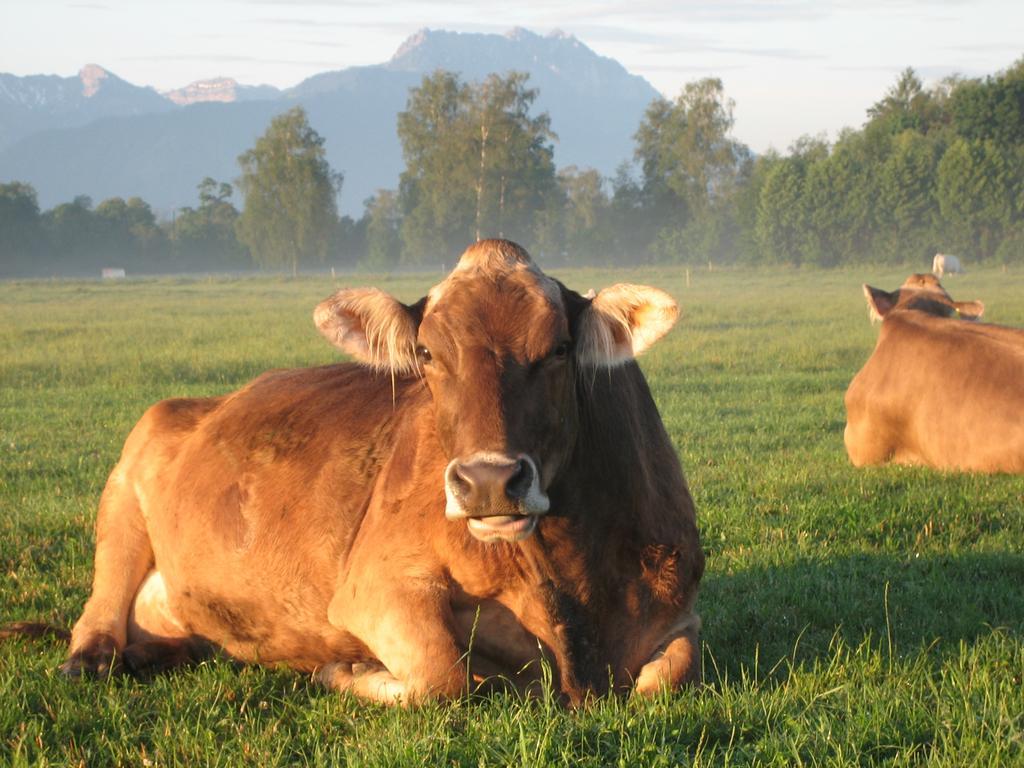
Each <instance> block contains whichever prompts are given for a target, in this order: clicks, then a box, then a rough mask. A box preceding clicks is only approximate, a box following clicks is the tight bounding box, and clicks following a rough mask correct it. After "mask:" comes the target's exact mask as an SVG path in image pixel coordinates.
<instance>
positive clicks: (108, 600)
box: [62, 240, 704, 703]
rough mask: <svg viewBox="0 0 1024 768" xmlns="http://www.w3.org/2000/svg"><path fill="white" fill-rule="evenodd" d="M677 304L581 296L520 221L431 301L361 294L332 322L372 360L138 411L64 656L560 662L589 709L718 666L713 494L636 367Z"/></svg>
mask: <svg viewBox="0 0 1024 768" xmlns="http://www.w3.org/2000/svg"><path fill="white" fill-rule="evenodd" d="M676 314H677V310H676V305H675V303H674V302H673V301H672V299H671V298H670V297H669V296H668V295H666V294H665V293H663V292H661V291H659V290H656V289H654V288H647V287H642V286H635V285H616V286H613V287H611V288H607V289H605V290H603V291H601V292H600V293H598V294H597V295H596V297H594V298H593V299H592V300H591V299H588V298H584V297H582V296H580V295H579V294H577V293H575V292H573V291H571V290H569V289H567V288H565V287H564V286H563V285H562V284H561V283H559V282H558V281H556V280H553V279H552V278H550V277H547V276H546V275H544V274H543V273H542V272H541V271H540V270H539V269H538V268H537V267H536V266H535V265H534V264H533V263H532V262H531V260H530V258H529V256H528V255H527V254H526V252H525V251H523V250H522V249H521V248H519V247H518V246H516V245H515V244H513V243H510V242H507V241H500V240H492V241H484V242H480V243H477V244H475V245H473V246H471V247H470V248H469V249H468V250H467V251H466V253H465V254H464V255H463V257H462V260H461V261H460V262H459V264H458V266H457V267H456V269H455V270H454V271H453V272H452V273H451V275H450V276H449V277H448V278H447V279H446V280H444V281H443V282H442V283H441V284H439V285H438V286H436V287H434V288H433V289H432V290H431V291H430V293H429V294H428V295H427V296H426V297H424V298H423V299H421V300H420V301H419V302H417V303H415V304H413V305H411V306H406V305H404V304H401V303H399V302H398V301H397V300H395V299H394V298H392V297H391V296H389V295H387V294H385V293H382V292H381V291H378V290H375V289H355V290H342V291H339V292H338V293H337V294H335V295H334V296H332V297H330V298H329V299H327V300H325V301H324V302H323V303H321V304H320V305H319V306H318V307H317V308H316V312H315V321H316V324H317V326H318V327H319V329H320V331H321V332H322V333H323V334H324V335H325V336H326V337H327V338H328V339H329V340H330V341H331V342H332V343H334V344H335V345H337V346H338V347H340V348H341V349H343V350H345V351H346V352H348V353H350V354H352V355H354V356H355V357H356V358H357V359H358V360H360V361H361V363H359V364H351V363H349V364H339V365H331V366H326V367H321V368H311V369H303V370H287V371H275V372H271V373H267V374H265V375H263V376H261V377H259V378H258V379H256V380H255V381H253V382H252V383H251V384H249V385H247V386H246V387H244V388H243V389H241V390H239V391H238V392H235V393H232V394H230V395H226V396H224V397H215V398H206V399H179V400H166V401H164V402H161V403H159V404H157V405H155V406H153V407H152V408H150V409H149V411H147V412H146V414H145V415H144V416H143V417H142V419H141V420H140V421H139V423H138V425H137V426H136V427H135V428H134V430H132V432H131V434H130V435H129V437H128V439H127V442H126V443H125V447H124V451H123V453H122V455H121V459H120V461H119V462H118V464H117V466H116V467H115V468H114V470H113V472H112V473H111V475H110V479H109V480H108V482H107V486H106V488H105V490H104V492H103V497H102V501H101V503H100V510H99V517H98V522H97V535H96V560H95V580H94V583H93V591H92V596H91V597H90V598H89V601H88V603H87V604H86V606H85V611H84V613H83V614H82V616H81V618H80V619H79V620H78V623H77V624H76V625H75V627H74V631H73V633H72V638H71V649H70V655H69V656H68V659H67V661H66V662H65V663H64V664H63V665H62V669H63V670H64V671H65V672H66V673H68V674H69V675H72V676H77V675H98V674H104V673H106V672H108V671H110V670H111V669H113V668H124V669H126V670H127V671H130V672H133V673H139V674H142V673H146V672H150V671H154V670H159V669H165V668H168V667H171V666H175V665H178V664H181V663H183V662H187V661H191V660H194V659H196V658H197V657H199V656H200V655H201V654H202V653H205V652H207V651H208V650H209V649H211V648H212V649H217V650H219V651H221V652H223V653H226V654H227V655H229V656H230V657H232V658H235V659H239V660H243V661H247V662H276V663H282V664H285V665H287V666H289V667H292V668H294V669H297V670H302V671H307V672H315V674H316V676H317V678H318V679H319V680H321V681H322V682H323V683H325V684H326V685H327V686H329V687H330V688H333V689H335V690H339V691H352V692H354V693H355V694H357V695H359V696H362V697H365V698H367V699H371V700H375V701H382V702H389V703H391V702H399V703H411V702H418V701H422V700H425V699H432V698H447V697H453V696H458V695H460V694H463V693H465V692H466V691H467V690H469V689H471V688H473V687H475V686H476V685H478V684H479V683H480V682H481V681H484V680H490V681H494V680H496V679H499V678H503V679H504V680H506V681H510V682H511V683H512V684H513V685H515V686H516V687H517V688H519V689H529V688H531V687H532V686H534V685H536V684H537V681H538V680H539V679H540V677H541V666H542V664H541V661H542V659H546V660H547V661H548V662H550V664H551V665H552V668H553V670H554V672H555V678H554V679H555V680H556V684H557V686H558V688H559V689H560V691H561V694H562V695H563V696H564V697H565V698H566V699H567V700H569V701H571V702H579V701H581V700H583V699H585V698H586V697H587V696H589V695H592V694H601V693H604V692H606V691H608V690H609V687H610V686H611V687H612V688H613V689H615V690H633V691H635V692H637V693H641V694H650V693H652V692H654V691H656V690H658V689H659V688H660V687H662V686H667V687H669V688H674V687H676V686H679V685H682V684H685V683H690V682H694V681H697V680H700V677H701V667H700V649H699V639H698V638H699V628H700V620H699V618H698V617H697V615H696V614H695V613H694V610H693V609H694V602H695V600H696V596H697V587H698V583H699V581H700V578H701V574H702V572H703V568H704V555H703V553H702V551H701V548H700V544H699V540H698V534H697V528H696V523H695V515H694V506H693V502H692V500H691V498H690V493H689V491H688V489H687V486H686V482H685V480H684V478H683V474H682V471H681V469H680V466H679V461H678V459H677V457H676V453H675V451H674V449H673V447H672V444H671V442H670V441H669V439H668V436H667V434H666V432H665V429H664V427H663V426H662V423H661V419H660V417H659V415H658V411H657V409H656V407H655V404H654V401H653V400H652V398H651V395H650V392H649V390H648V387H647V384H646V382H645V381H644V377H643V375H642V374H641V372H640V369H639V368H638V367H637V365H636V364H635V363H634V362H633V357H634V355H636V354H638V353H640V352H642V351H643V350H644V349H646V348H647V347H648V346H650V345H651V344H653V343H654V342H655V341H657V340H658V339H659V338H660V337H661V336H662V335H663V334H664V333H666V332H667V331H668V330H669V329H670V328H671V327H672V325H673V323H674V322H675V319H676Z"/></svg>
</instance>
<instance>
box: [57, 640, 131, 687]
mask: <svg viewBox="0 0 1024 768" xmlns="http://www.w3.org/2000/svg"><path fill="white" fill-rule="evenodd" d="M59 669H60V671H61V672H63V673H64V674H65V675H67V676H68V677H71V678H79V677H91V678H102V677H109V676H110V675H112V674H115V673H117V672H120V670H121V663H120V656H119V654H118V652H117V643H115V642H114V638H113V637H111V636H110V635H97V636H96V637H94V638H92V639H90V640H89V642H87V643H86V644H85V645H83V646H82V647H81V648H79V649H78V650H77V651H75V652H74V653H72V654H71V655H70V656H68V658H67V660H66V661H65V662H64V663H63V664H61V665H60V667H59Z"/></svg>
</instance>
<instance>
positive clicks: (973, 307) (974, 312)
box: [953, 301, 985, 320]
mask: <svg viewBox="0 0 1024 768" xmlns="http://www.w3.org/2000/svg"><path fill="white" fill-rule="evenodd" d="M953 308H954V309H956V314H957V316H958V317H959V318H960V319H961V320H980V319H981V316H982V315H983V314H985V305H984V304H982V303H981V302H980V301H954V302H953Z"/></svg>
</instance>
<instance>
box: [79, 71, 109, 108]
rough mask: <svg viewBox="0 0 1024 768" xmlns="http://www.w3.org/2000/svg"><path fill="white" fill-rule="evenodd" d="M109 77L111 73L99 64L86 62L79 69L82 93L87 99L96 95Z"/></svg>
mask: <svg viewBox="0 0 1024 768" xmlns="http://www.w3.org/2000/svg"><path fill="white" fill-rule="evenodd" d="M108 77H110V73H109V72H107V70H105V69H104V68H103V67H101V66H100V65H99V64H86V65H85V66H84V67H82V68H81V69H80V70H78V79H79V80H81V81H82V95H83V96H85V98H87V99H89V98H92V97H93V96H95V95H96V94H97V93H98V92H99V90H100V87H101V86H102V85H103V81H104V80H106V79H107V78H108Z"/></svg>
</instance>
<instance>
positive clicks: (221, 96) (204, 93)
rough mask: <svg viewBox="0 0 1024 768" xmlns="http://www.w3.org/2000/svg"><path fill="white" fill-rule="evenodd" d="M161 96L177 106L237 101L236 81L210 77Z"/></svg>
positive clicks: (164, 92) (165, 92) (163, 93)
mask: <svg viewBox="0 0 1024 768" xmlns="http://www.w3.org/2000/svg"><path fill="white" fill-rule="evenodd" d="M161 95H163V96H166V97H167V98H168V99H170V100H171V101H173V102H174V103H175V104H178V105H179V106H185V105H187V104H198V103H200V102H205V101H219V102H225V103H226V102H231V101H237V100H238V81H237V80H235V79H234V78H231V77H212V78H209V79H208V80H196V81H194V82H191V83H189V84H188V85H186V86H185V87H184V88H175V89H174V90H173V91H163V92H162V94H161Z"/></svg>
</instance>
